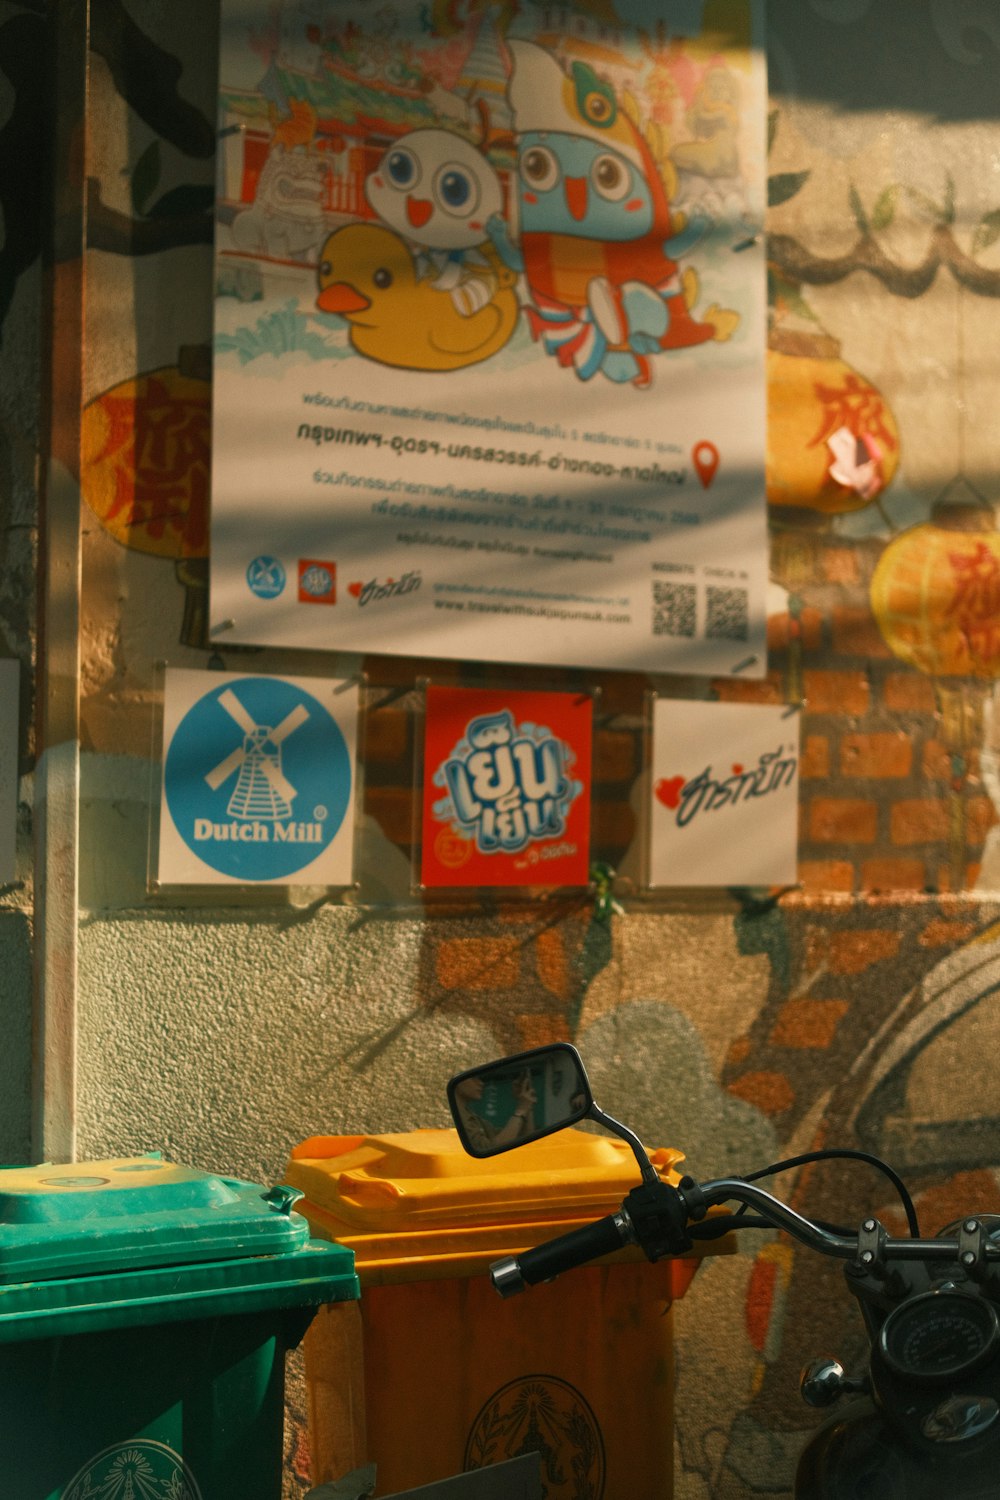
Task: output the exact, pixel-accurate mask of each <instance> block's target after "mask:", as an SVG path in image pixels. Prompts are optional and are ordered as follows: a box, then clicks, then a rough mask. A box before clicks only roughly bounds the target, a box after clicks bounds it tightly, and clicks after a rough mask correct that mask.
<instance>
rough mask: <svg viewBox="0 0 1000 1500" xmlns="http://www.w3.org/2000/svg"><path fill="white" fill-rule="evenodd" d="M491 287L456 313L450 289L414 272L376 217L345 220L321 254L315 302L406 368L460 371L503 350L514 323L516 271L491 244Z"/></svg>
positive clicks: (357, 343)
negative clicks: (481, 299)
mask: <svg viewBox="0 0 1000 1500" xmlns="http://www.w3.org/2000/svg"><path fill="white" fill-rule="evenodd" d="M484 253H485V254H486V255H488V256H489V259H490V266H491V279H492V282H493V286H494V289H493V292H492V296H491V297H490V300H489V301H488V302H487V303H486V305H485V306H483V307H480V308H479V310H478V311H476V312H471V313H468V312H460V311H459V310H458V309H457V308H456V306H455V303H454V300H453V298H452V296H451V294H450V293H449V292H448V291H446V290H442V289H441V288H440V287H437V286H435V285H434V284H433V282H432V280H431V279H429V278H420V277H418V275H417V270H416V265H415V263H414V259H413V255H412V253H411V251H410V250H409V248H408V246H407V245H406V244H405V242H404V241H403V240H402V239H401V238H400V236H399V235H398V234H395V233H394V232H393V231H392V230H390V229H385V228H383V227H382V226H381V225H378V224H348V225H346V226H345V227H344V228H342V229H337V230H335V231H334V233H333V234H331V235H330V236H329V238H328V239H327V241H326V243H325V244H324V246H323V249H322V252H321V254H320V262H319V270H318V281H319V295H318V296H317V298H316V306H317V307H318V308H319V309H320V311H321V312H328V313H338V314H339V315H340V317H342V318H344V319H345V320H346V321H347V323H348V325H349V327H350V340H351V347H352V348H353V349H355V350H356V351H357V352H358V353H359V354H363V355H364V356H365V358H366V359H373V360H377V361H378V363H379V364H383V365H393V366H395V367H396V368H397V369H403V370H461V369H464V368H465V367H466V366H467V365H474V364H478V363H480V362H481V361H482V360H484V359H489V358H490V356H491V355H493V354H496V352H497V350H499V349H502V348H503V346H504V344H506V342H507V340H508V339H509V338H510V336H511V334H512V333H513V332H514V329H515V328H516V326H517V318H518V303H517V297H516V295H515V292H514V282H515V276H514V274H513V273H512V272H511V271H509V270H508V269H507V267H505V266H504V265H503V264H502V263H501V262H500V259H499V257H498V256H496V254H495V252H493V251H492V247H489V246H488V247H486V248H485V250H484Z"/></svg>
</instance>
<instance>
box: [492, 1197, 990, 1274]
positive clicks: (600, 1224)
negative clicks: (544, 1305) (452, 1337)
mask: <svg viewBox="0 0 1000 1500" xmlns="http://www.w3.org/2000/svg"><path fill="white" fill-rule="evenodd" d="M691 1185H692V1187H696V1191H697V1198H698V1204H699V1209H698V1212H697V1214H691V1217H692V1218H701V1215H702V1212H703V1210H704V1208H705V1207H709V1206H716V1205H721V1204H723V1203H727V1202H732V1201H733V1200H735V1201H736V1202H739V1203H744V1204H746V1205H747V1207H749V1208H753V1209H754V1210H756V1212H757V1214H759V1215H760V1216H762V1217H763V1218H765V1219H767V1221H768V1222H769V1223H771V1224H773V1225H774V1227H775V1228H776V1229H783V1230H785V1232H786V1233H788V1234H790V1235H791V1236H792V1237H793V1238H794V1239H797V1240H800V1241H801V1242H802V1243H803V1244H804V1245H808V1246H809V1247H810V1249H813V1250H817V1251H819V1252H820V1253H821V1254H823V1255H833V1256H836V1257H837V1258H839V1259H841V1260H854V1259H856V1258H858V1254H859V1239H858V1236H857V1235H856V1234H837V1233H834V1232H833V1231H832V1230H829V1229H824V1228H822V1226H821V1225H819V1224H814V1223H813V1222H812V1220H811V1219H807V1218H805V1217H804V1215H802V1214H800V1213H797V1212H796V1211H795V1209H794V1208H789V1206H788V1205H787V1204H786V1203H782V1202H781V1200H780V1198H775V1197H774V1196H773V1195H772V1194H771V1193H768V1192H765V1190H764V1189H763V1188H759V1187H757V1186H755V1185H754V1184H753V1183H751V1182H745V1181H744V1180H743V1179H742V1178H740V1177H722V1178H718V1179H716V1180H715V1181H712V1182H703V1183H701V1184H698V1185H695V1184H693V1183H692V1184H691ZM664 1186H666V1184H664ZM685 1186H686V1184H682V1186H681V1196H683V1193H684V1187H685ZM689 1212H690V1210H689ZM970 1222H974V1221H970ZM729 1227H731V1228H739V1223H738V1221H737V1222H736V1223H734V1224H733V1225H731V1226H729ZM864 1227H865V1228H866V1229H868V1228H869V1227H870V1228H871V1229H872V1230H875V1229H876V1227H877V1226H876V1224H875V1221H874V1220H872V1221H871V1224H870V1225H869V1224H866V1225H865V1226H864ZM637 1242H638V1243H642V1244H644V1245H645V1241H644V1236H643V1235H642V1231H641V1230H640V1231H639V1233H638V1234H637V1232H636V1226H635V1225H634V1224H633V1221H632V1219H631V1217H630V1215H629V1213H628V1211H627V1209H626V1208H625V1207H624V1205H623V1207H622V1208H621V1209H620V1210H619V1211H618V1213H615V1214H608V1215H607V1216H606V1217H605V1218H603V1219H597V1220H595V1222H594V1223H593V1224H585V1225H583V1226H582V1228H580V1229H573V1230H571V1231H570V1232H569V1234H562V1235H559V1236H558V1237H557V1238H556V1239H553V1240H548V1241H546V1242H545V1244H543V1245H538V1246H536V1247H535V1249H533V1250H525V1251H524V1252H523V1253H522V1254H521V1255H518V1256H507V1257H505V1258H504V1259H503V1260H498V1261H495V1262H494V1263H493V1264H492V1265H491V1266H490V1277H491V1280H492V1282H493V1285H494V1287H495V1288H496V1290H497V1291H498V1292H499V1293H500V1295H501V1297H513V1296H515V1295H516V1294H517V1293H518V1292H523V1291H524V1289H525V1287H528V1286H535V1285H536V1284H537V1283H538V1282H540V1281H551V1280H552V1278H553V1277H555V1276H559V1275H561V1274H562V1272H563V1271H569V1270H572V1269H573V1268H574V1267H575V1266H582V1265H585V1264H586V1263H587V1261H591V1260H596V1259H597V1258H598V1257H599V1256H602V1255H610V1254H611V1253H612V1252H613V1251H615V1250H620V1249H621V1248H622V1247H623V1246H624V1245H629V1244H635V1243H637ZM658 1253H659V1254H663V1253H664V1252H663V1250H660V1251H659V1252H658ZM667 1253H670V1252H667ZM870 1253H871V1252H868V1254H870ZM957 1253H958V1248H957V1245H956V1241H955V1240H954V1239H931V1240H925V1239H895V1238H892V1237H889V1236H884V1237H883V1238H882V1239H881V1242H880V1245H879V1254H880V1256H881V1257H884V1258H885V1259H886V1260H924V1261H936V1260H940V1261H954V1260H955V1258H956V1255H957ZM982 1255H983V1258H984V1259H985V1260H987V1261H998V1260H1000V1244H997V1243H995V1242H993V1241H991V1240H988V1239H987V1240H986V1242H985V1244H984V1245H983V1247H982ZM864 1259H865V1256H864V1255H863V1256H862V1261H863V1260H864Z"/></svg>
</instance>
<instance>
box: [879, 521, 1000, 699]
mask: <svg viewBox="0 0 1000 1500" xmlns="http://www.w3.org/2000/svg"><path fill="white" fill-rule="evenodd" d="M871 602H872V609H873V611H874V614H875V618H876V620H877V621H878V626H879V629H880V630H881V632H882V635H883V636H884V638H885V641H886V644H887V645H888V646H889V647H890V649H891V650H892V651H893V652H894V653H895V655H896V656H898V657H900V658H901V659H902V660H903V661H906V662H909V663H910V665H911V666H914V667H916V668H917V669H918V670H919V671H921V672H926V673H928V674H930V675H932V676H935V677H975V678H980V679H985V680H987V681H988V680H992V679H995V678H998V677H1000V532H998V531H997V527H996V518H995V516H994V514H993V511H992V509H991V508H990V507H989V506H987V505H985V504H972V503H966V502H963V503H955V502H950V503H949V502H946V501H942V502H940V503H939V504H938V505H936V506H935V507H934V509H933V511H932V513H931V519H930V521H929V522H926V523H924V524H923V525H920V526H913V527H911V528H910V529H909V530H908V531H904V532H902V533H901V534H900V535H899V536H897V537H895V538H894V539H893V540H892V541H891V542H890V543H889V545H888V546H887V547H886V549H885V551H884V552H883V554H882V556H881V558H880V559H879V562H878V565H877V567H876V569H875V572H874V575H873V577H872V582H871Z"/></svg>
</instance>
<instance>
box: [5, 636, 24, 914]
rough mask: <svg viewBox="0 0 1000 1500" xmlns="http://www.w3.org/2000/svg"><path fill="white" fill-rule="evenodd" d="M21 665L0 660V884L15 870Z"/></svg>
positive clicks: (10, 880) (9, 877)
mask: <svg viewBox="0 0 1000 1500" xmlns="http://www.w3.org/2000/svg"><path fill="white" fill-rule="evenodd" d="M20 692H21V666H20V663H19V662H17V661H13V660H5V661H0V886H4V885H10V884H11V882H12V881H13V880H14V878H15V876H16V873H17V870H16V862H15V856H16V852H17V731H18V701H19V697H20Z"/></svg>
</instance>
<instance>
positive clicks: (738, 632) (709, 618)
mask: <svg viewBox="0 0 1000 1500" xmlns="http://www.w3.org/2000/svg"><path fill="white" fill-rule="evenodd" d="M705 634H706V636H708V637H710V638H711V639H713V640H717V641H745V640H746V639H747V637H748V636H749V634H750V599H749V595H748V594H747V591H746V589H711V588H710V589H707V590H706V591H705Z"/></svg>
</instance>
